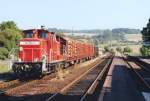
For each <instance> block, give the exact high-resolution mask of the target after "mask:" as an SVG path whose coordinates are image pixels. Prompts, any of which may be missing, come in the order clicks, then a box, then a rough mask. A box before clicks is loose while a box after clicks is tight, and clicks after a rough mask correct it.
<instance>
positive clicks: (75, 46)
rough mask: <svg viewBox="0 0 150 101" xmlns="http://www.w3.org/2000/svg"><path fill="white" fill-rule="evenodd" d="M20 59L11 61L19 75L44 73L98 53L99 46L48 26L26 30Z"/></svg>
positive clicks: (20, 47) (20, 76) (20, 42)
mask: <svg viewBox="0 0 150 101" xmlns="http://www.w3.org/2000/svg"><path fill="white" fill-rule="evenodd" d="M22 34H23V38H22V39H21V40H20V41H19V44H18V46H19V51H18V61H15V62H14V63H13V65H12V69H13V71H14V73H15V74H16V75H17V77H19V78H22V77H32V76H41V75H42V74H45V73H50V72H54V71H56V70H57V68H60V67H63V68H66V67H67V66H68V65H70V64H75V63H80V62H81V61H86V60H90V59H92V58H94V57H96V56H98V47H96V46H94V45H92V44H90V43H85V42H81V41H77V40H73V39H70V38H66V37H61V36H59V35H56V34H55V33H54V32H50V31H48V30H46V29H43V28H41V29H29V30H24V31H23V33H22Z"/></svg>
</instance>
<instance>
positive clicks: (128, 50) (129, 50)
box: [123, 46, 132, 53]
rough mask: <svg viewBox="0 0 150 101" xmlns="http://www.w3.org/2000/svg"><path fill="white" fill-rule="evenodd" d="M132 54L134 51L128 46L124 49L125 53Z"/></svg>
mask: <svg viewBox="0 0 150 101" xmlns="http://www.w3.org/2000/svg"><path fill="white" fill-rule="evenodd" d="M131 52H132V49H131V48H130V47H128V46H127V47H125V48H124V49H123V53H131Z"/></svg>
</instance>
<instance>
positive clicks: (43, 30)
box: [23, 29, 49, 32]
mask: <svg viewBox="0 0 150 101" xmlns="http://www.w3.org/2000/svg"><path fill="white" fill-rule="evenodd" d="M33 30H37V31H45V32H49V31H48V30H46V29H27V30H23V32H24V31H33Z"/></svg>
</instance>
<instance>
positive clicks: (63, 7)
mask: <svg viewBox="0 0 150 101" xmlns="http://www.w3.org/2000/svg"><path fill="white" fill-rule="evenodd" d="M149 4H150V0H1V1H0V23H1V22H3V21H8V20H13V21H15V22H16V23H17V25H18V27H19V28H22V29H28V28H39V27H40V26H41V25H44V26H46V27H47V28H65V29H113V28H138V29H142V28H143V27H145V26H146V24H147V22H148V19H149V18H150V6H149Z"/></svg>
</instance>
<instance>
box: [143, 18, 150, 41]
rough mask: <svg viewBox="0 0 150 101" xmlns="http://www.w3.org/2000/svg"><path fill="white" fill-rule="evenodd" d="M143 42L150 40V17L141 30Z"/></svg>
mask: <svg viewBox="0 0 150 101" xmlns="http://www.w3.org/2000/svg"><path fill="white" fill-rule="evenodd" d="M141 33H142V38H143V41H144V42H150V19H149V22H148V24H147V26H146V27H144V28H143V30H142V31H141Z"/></svg>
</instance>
